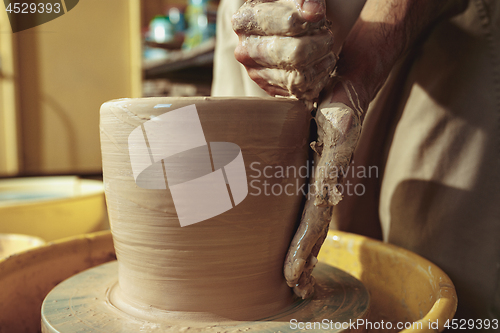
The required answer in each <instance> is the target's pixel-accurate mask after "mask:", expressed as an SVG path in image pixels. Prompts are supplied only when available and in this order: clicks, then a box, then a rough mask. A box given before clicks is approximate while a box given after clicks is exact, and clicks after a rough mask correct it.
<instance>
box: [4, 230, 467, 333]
mask: <svg viewBox="0 0 500 333" xmlns="http://www.w3.org/2000/svg"><path fill="white" fill-rule="evenodd" d="M113 259H115V257H114V249H113V241H112V238H111V233H110V232H109V231H103V232H99V233H95V234H92V235H81V236H77V237H73V238H69V239H65V240H59V241H56V242H55V243H52V244H47V245H45V246H42V247H40V248H37V249H34V250H31V251H27V252H24V253H20V254H19V255H17V256H15V257H10V258H7V259H4V260H2V259H0V290H2V292H1V293H0V327H1V328H2V329H4V330H5V332H11V333H15V332H37V330H39V328H40V319H41V318H40V309H41V306H42V302H43V299H44V298H45V296H46V295H47V294H48V293H49V291H50V290H51V289H52V288H53V287H55V286H56V285H57V284H59V283H60V282H61V281H63V280H65V279H67V278H69V277H70V276H73V275H74V274H76V273H78V272H81V271H83V270H85V269H87V268H90V267H93V266H97V265H99V264H102V263H104V262H107V261H110V260H113ZM319 259H320V261H322V262H325V263H327V264H331V265H334V266H337V267H339V268H341V269H343V270H345V271H347V272H348V273H350V274H352V275H354V276H355V277H357V278H358V279H359V280H361V281H362V282H363V283H364V284H365V286H366V287H367V289H368V291H369V292H370V299H371V300H370V315H369V319H368V320H370V321H371V322H373V323H375V322H381V321H382V320H384V321H385V322H387V321H388V320H390V321H392V322H395V323H396V322H403V323H410V324H411V323H416V324H415V325H414V328H415V329H411V328H410V329H406V330H402V332H404V333H414V332H415V333H416V332H419V333H425V332H429V333H430V332H441V331H442V330H443V329H444V327H443V324H444V323H445V322H446V320H447V319H451V318H453V315H454V313H455V310H456V307H457V297H456V294H455V288H454V287H453V283H452V282H451V281H450V279H449V278H448V276H447V275H446V274H445V273H444V272H443V271H442V270H441V269H439V268H438V267H437V266H435V265H434V264H432V263H430V262H429V261H427V260H425V259H423V258H422V257H420V256H418V255H416V254H414V253H412V252H410V251H407V250H404V249H401V248H399V247H396V246H392V245H388V244H384V243H382V242H379V241H375V240H371V239H368V238H366V237H362V236H357V235H353V234H347V233H342V232H338V231H331V232H330V233H329V235H328V238H327V239H326V241H325V244H324V245H323V248H322V250H321V253H320V256H319ZM438 320H439V323H440V325H439V327H438V329H433V327H432V326H429V325H428V324H429V322H431V323H435V322H437V321H438ZM418 323H422V329H419V326H418ZM384 331H387V332H394V330H378V331H377V332H384ZM2 332H3V330H2Z"/></svg>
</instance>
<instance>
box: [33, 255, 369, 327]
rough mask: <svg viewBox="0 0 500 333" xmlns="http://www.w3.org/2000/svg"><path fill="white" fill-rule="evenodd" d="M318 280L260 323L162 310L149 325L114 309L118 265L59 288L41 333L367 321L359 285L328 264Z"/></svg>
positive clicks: (47, 304) (365, 297)
mask: <svg viewBox="0 0 500 333" xmlns="http://www.w3.org/2000/svg"><path fill="white" fill-rule="evenodd" d="M314 276H315V277H316V287H315V292H314V295H313V297H312V298H310V299H307V300H296V301H295V302H294V303H293V304H292V305H290V306H289V307H287V308H285V309H283V310H282V311H281V312H280V313H278V314H276V315H274V316H272V317H268V318H262V319H261V320H258V321H231V320H228V319H225V320H220V321H213V320H212V321H207V320H198V321H193V320H189V319H187V318H183V316H184V317H189V314H184V315H183V314H179V313H173V312H168V311H163V310H159V309H150V311H149V312H150V313H149V315H150V319H149V320H145V319H140V318H137V317H135V316H133V315H131V314H129V313H126V312H124V311H122V310H120V309H119V306H116V305H115V304H113V302H112V299H113V297H112V294H113V293H114V292H117V290H118V291H119V288H118V287H117V286H118V263H117V262H116V261H114V262H111V263H106V264H103V265H100V266H96V267H94V268H91V269H88V270H86V271H83V272H81V273H79V274H77V275H75V276H73V277H71V278H69V279H67V280H65V281H63V282H62V283H60V284H59V285H58V286H56V287H55V288H54V289H53V290H52V291H51V292H50V293H49V294H48V295H47V297H46V298H45V300H44V302H43V305H42V332H44V333H45V332H47V333H49V332H50V333H56V332H57V333H63V332H64V333H66V332H107V333H115V332H116V333H118V332H120V333H127V332H131V333H132V332H134V333H136V332H187V333H191V332H248V331H251V332H277V331H279V332H297V331H298V329H294V328H295V327H294V324H291V323H298V322H302V323H307V322H321V323H328V325H329V326H328V327H329V328H328V331H329V332H344V331H348V330H345V329H343V328H342V325H341V323H348V322H349V321H350V320H351V321H356V320H357V319H361V318H366V316H367V313H368V305H369V294H368V291H367V290H366V288H365V287H364V286H363V284H362V283H361V282H360V281H358V280H357V279H356V278H354V277H353V276H351V275H349V274H347V273H346V272H344V271H342V270H339V269H337V268H335V267H332V266H329V265H326V264H324V263H319V264H318V265H317V267H316V268H315V270H314ZM151 318H153V319H151ZM324 325H326V324H324ZM345 326H346V325H344V327H345ZM307 331H308V332H324V331H325V329H324V327H323V328H319V329H318V330H314V329H313V330H307Z"/></svg>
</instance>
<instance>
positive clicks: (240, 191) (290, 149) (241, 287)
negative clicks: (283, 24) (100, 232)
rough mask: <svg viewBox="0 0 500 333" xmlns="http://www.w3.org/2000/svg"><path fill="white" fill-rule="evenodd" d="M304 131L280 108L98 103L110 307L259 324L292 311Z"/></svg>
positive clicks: (251, 102) (184, 101) (273, 102)
mask: <svg viewBox="0 0 500 333" xmlns="http://www.w3.org/2000/svg"><path fill="white" fill-rule="evenodd" d="M193 106H194V107H193ZM193 110H194V111H193ZM196 116H197V117H198V120H196V119H197V118H196ZM309 121H310V115H309V113H308V112H307V111H306V110H305V108H304V107H303V105H302V104H301V103H300V102H298V101H292V100H287V99H277V98H238V99H234V98H202V97H197V98H147V99H122V100H115V101H110V102H107V103H105V104H103V106H102V107H101V145H102V158H103V173H104V183H105V192H106V201H107V205H108V212H109V218H110V223H111V231H112V234H113V240H114V246H115V249H116V254H117V258H118V263H119V274H118V280H119V287H118V288H117V291H116V293H115V294H116V295H115V296H114V297H113V299H114V301H113V302H116V306H118V307H119V308H121V309H122V310H123V309H125V311H128V312H130V313H133V314H134V315H137V314H138V313H147V312H148V311H149V312H151V311H153V310H151V309H154V310H155V311H156V310H158V311H160V313H161V311H165V313H167V311H181V312H185V313H193V312H196V313H198V314H199V313H202V314H206V315H209V316H210V315H214V316H217V317H220V318H228V319H235V320H254V319H261V318H264V317H267V316H270V315H273V314H275V313H277V312H279V311H282V310H283V309H284V308H286V307H287V306H288V305H290V304H291V302H292V298H293V296H292V291H291V289H290V288H289V287H288V286H287V285H286V283H285V280H284V277H283V261H284V258H285V255H286V251H287V249H288V246H289V244H290V241H291V238H292V236H293V233H294V230H295V228H296V226H297V223H298V220H299V218H300V213H301V206H302V203H303V201H304V195H303V192H304V191H305V192H307V185H306V186H304V184H306V182H307V176H308V175H307V169H306V164H307V157H308V132H309ZM200 124H201V130H202V132H201V134H200ZM203 139H204V140H205V142H203ZM207 158H208V160H207ZM207 163H208V164H207ZM207 165H208V170H207V169H206V166H207ZM221 177H222V178H221ZM221 179H222V181H221ZM228 198H229V201H228ZM228 202H229V203H228ZM181 224H184V226H181ZM188 316H189V314H188Z"/></svg>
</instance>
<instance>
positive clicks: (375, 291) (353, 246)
mask: <svg viewBox="0 0 500 333" xmlns="http://www.w3.org/2000/svg"><path fill="white" fill-rule="evenodd" d="M318 259H319V261H322V262H325V263H327V264H330V265H332V266H335V267H338V268H340V269H342V270H344V271H346V272H348V273H349V274H351V275H353V276H354V277H356V278H358V279H359V280H360V281H361V282H363V284H364V285H365V287H366V288H367V289H368V291H369V292H370V315H369V318H368V320H369V321H370V322H372V323H380V322H381V321H382V320H384V321H385V322H387V321H391V322H393V323H394V325H398V323H401V327H402V328H405V329H404V330H402V332H405V333H414V332H415V333H416V332H419V333H423V332H441V331H443V330H444V324H445V323H446V320H448V319H452V318H453V316H454V315H455V311H456V310H457V304H458V300H457V294H456V292H455V287H454V285H453V282H452V281H451V280H450V278H449V277H448V276H447V275H446V274H445V273H444V272H443V271H442V270H441V269H440V268H439V267H437V266H436V265H434V264H433V263H431V262H430V261H428V260H426V259H424V258H422V257H420V256H419V255H417V254H415V253H413V252H410V251H408V250H405V249H402V248H400V247H397V246H394V245H391V244H386V243H382V242H380V241H376V240H373V239H370V238H366V237H363V236H359V235H354V234H349V233H343V232H340V231H330V233H329V234H328V237H327V239H326V240H325V243H324V244H323V247H322V248H321V252H320V254H319V257H318ZM381 331H382V332H384V331H388V332H394V330H392V331H391V330H381ZM377 332H379V331H377Z"/></svg>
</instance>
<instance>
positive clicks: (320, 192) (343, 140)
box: [233, 0, 467, 297]
mask: <svg viewBox="0 0 500 333" xmlns="http://www.w3.org/2000/svg"><path fill="white" fill-rule="evenodd" d="M261 1H265V3H266V4H267V5H268V6H269V5H278V4H279V3H288V4H290V3H294V4H296V10H297V14H298V17H299V19H298V20H300V19H302V21H303V22H304V23H303V24H302V25H300V26H301V27H303V29H305V30H304V31H303V32H302V33H300V32H299V33H297V32H296V31H294V32H293V34H292V35H293V36H291V37H287V38H288V40H291V39H294V38H306V39H304V40H303V41H302V42H303V43H304V44H306V45H307V43H308V39H307V38H309V39H310V38H311V36H314V35H316V34H315V33H311V30H314V29H318V24H319V25H321V24H322V22H323V19H324V9H325V4H324V0H318V1H305V2H304V1H303V0H296V1H294V0H275V1H272V0H271V1H269V0H261ZM261 1H248V2H247V3H246V6H248V8H249V9H246V14H245V15H242V14H241V13H242V12H241V11H240V12H239V14H236V16H235V17H234V18H233V26H234V27H235V28H236V29H235V30H236V31H237V33H238V34H239V35H240V44H239V46H238V48H237V49H236V51H235V55H236V58H237V59H238V60H239V61H240V62H242V63H243V64H244V65H245V66H246V68H247V71H248V73H249V75H250V77H251V78H252V79H253V80H254V81H255V82H256V83H257V84H259V86H260V87H261V88H263V89H264V90H266V91H267V92H268V93H269V94H271V95H285V96H287V95H295V96H297V97H299V98H302V99H308V100H309V101H310V100H312V99H314V98H315V97H316V96H317V94H319V90H318V87H317V86H314V85H313V84H311V88H308V84H309V82H308V81H307V80H303V81H300V82H296V81H290V80H289V78H287V77H286V76H284V75H281V74H277V75H270V74H272V73H273V71H274V72H278V71H277V69H281V68H279V66H276V64H274V63H271V62H267V63H266V62H265V61H262V60H261V59H266V58H275V57H272V56H269V48H262V47H259V45H258V43H259V39H261V38H257V39H253V40H251V42H246V41H248V40H249V39H248V38H247V37H249V36H252V35H253V34H259V35H263V34H266V31H267V30H266V28H268V27H273V29H270V30H269V31H271V32H270V33H269V34H270V35H276V34H281V35H286V33H283V30H286V29H288V28H289V27H290V24H288V25H287V24H283V23H284V21H283V20H282V19H281V18H282V17H283V16H275V17H276V20H275V21H272V18H273V17H272V16H270V17H269V18H268V20H271V22H272V23H269V22H268V23H266V24H263V23H262V22H261V21H259V17H260V16H261V15H262V11H257V10H255V8H256V6H255V4H256V3H261ZM466 1H467V0H442V1H435V0H367V1H366V3H365V6H364V7H363V10H362V12H361V14H360V16H359V18H358V20H357V21H356V23H355V25H354V27H353V28H352V30H351V32H350V33H349V35H348V36H347V38H346V40H345V42H344V46H343V48H342V51H341V54H340V59H339V61H338V64H337V70H336V74H337V78H334V80H335V81H339V82H340V83H338V84H336V85H331V86H329V87H328V88H326V89H324V90H323V95H324V96H323V97H322V98H321V103H320V105H319V108H318V111H317V114H316V121H317V123H318V141H317V142H316V143H313V148H314V150H315V151H316V152H317V156H316V157H315V160H316V163H315V165H316V169H317V170H316V171H318V169H319V172H316V175H315V178H314V179H312V180H311V181H312V182H314V184H315V188H316V190H317V191H316V193H313V194H310V195H309V198H308V200H307V202H306V206H305V209H304V212H303V215H302V220H301V223H300V226H299V229H298V231H297V233H296V235H295V237H294V239H293V241H292V244H291V246H290V249H289V252H288V255H287V257H286V260H285V267H284V272H285V277H286V279H287V282H288V284H289V285H290V286H293V287H294V290H295V292H296V294H297V295H299V296H302V297H307V296H308V295H309V294H310V293H311V292H312V291H313V283H314V281H313V279H312V278H311V271H312V269H313V268H314V265H315V264H316V261H317V260H316V256H317V254H318V252H319V249H320V247H321V245H322V243H323V241H324V239H325V237H326V233H327V231H328V225H329V222H330V217H331V209H332V206H333V205H335V204H337V203H338V201H339V200H340V199H341V195H340V193H339V192H338V189H337V186H338V185H339V184H341V181H342V179H341V177H339V174H340V173H341V170H342V168H344V170H345V167H347V165H348V164H349V161H350V158H351V155H352V152H353V151H354V148H355V147H356V143H357V140H358V137H359V134H360V130H361V123H362V119H363V117H364V115H363V110H366V108H367V106H368V104H369V103H370V101H371V100H372V99H373V98H374V97H375V95H376V94H377V92H378V90H379V89H380V87H381V86H382V85H383V83H384V82H385V80H386V78H387V76H388V75H389V73H390V71H391V69H392V67H393V66H394V64H395V63H396V62H397V61H398V60H399V59H400V58H401V57H402V55H404V54H405V53H406V52H407V51H408V50H409V49H410V48H411V47H412V46H413V44H415V42H416V41H417V39H418V38H419V37H420V36H421V35H422V33H423V32H424V31H426V30H427V29H429V28H430V27H431V26H432V25H433V24H434V23H435V22H437V21H438V19H440V18H442V17H445V16H446V15H449V14H451V13H453V12H457V11H458V10H460V9H462V8H463V7H464V4H465V3H466ZM252 10H253V11H252ZM241 22H243V23H244V24H241ZM285 23H286V22H285ZM288 23H289V22H288ZM256 27H257V28H256ZM276 27H282V29H281V30H280V29H277V28H276ZM294 28H297V26H296V25H295V26H294ZM277 32H278V33H277ZM297 36H301V37H297ZM245 42H246V43H245ZM252 43H253V44H252ZM273 45H279V44H273ZM280 47H282V48H283V47H284V46H283V45H281V46H280ZM273 52H276V51H275V50H273ZM318 52H319V51H318ZM285 54H287V53H285ZM288 54H289V52H288ZM315 59H322V55H321V54H316V55H315ZM287 60H288V59H287ZM319 63H320V62H314V63H313V64H312V65H308V66H305V68H301V67H299V68H298V70H297V68H296V67H295V68H292V70H295V71H298V74H296V75H295V76H300V75H301V74H303V75H304V76H308V75H311V74H313V75H317V76H318V77H322V76H323V75H325V73H326V75H328V74H329V72H327V71H326V69H327V68H329V67H324V66H318V64H319ZM281 66H282V65H281ZM286 69H288V71H290V68H286ZM308 70H309V71H311V72H307V71H308ZM313 83H314V82H313ZM297 86H299V87H297ZM299 88H300V89H299ZM297 90H300V91H311V93H310V94H305V95H300V94H297V93H295V91H297ZM315 94H316V95H315Z"/></svg>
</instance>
